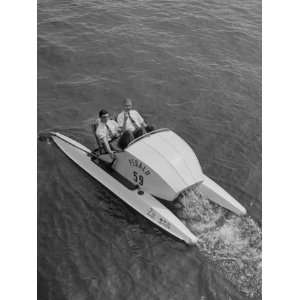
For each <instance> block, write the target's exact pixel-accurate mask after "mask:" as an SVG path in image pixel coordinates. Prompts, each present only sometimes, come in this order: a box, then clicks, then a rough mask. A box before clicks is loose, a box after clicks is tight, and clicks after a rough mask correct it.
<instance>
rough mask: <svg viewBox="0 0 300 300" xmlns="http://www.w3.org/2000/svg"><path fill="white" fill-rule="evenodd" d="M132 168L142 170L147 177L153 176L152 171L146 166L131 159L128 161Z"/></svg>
mask: <svg viewBox="0 0 300 300" xmlns="http://www.w3.org/2000/svg"><path fill="white" fill-rule="evenodd" d="M128 162H129V165H130V167H135V168H137V169H139V170H141V171H142V172H143V173H144V174H145V175H146V176H148V175H150V174H151V171H150V170H149V169H148V168H147V166H146V165H144V164H143V163H142V162H141V161H139V160H137V159H129V160H128Z"/></svg>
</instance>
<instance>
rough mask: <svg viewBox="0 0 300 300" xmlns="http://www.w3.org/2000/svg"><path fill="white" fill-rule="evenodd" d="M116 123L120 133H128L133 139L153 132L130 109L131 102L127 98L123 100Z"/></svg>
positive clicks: (150, 127) (151, 128) (136, 112)
mask: <svg viewBox="0 0 300 300" xmlns="http://www.w3.org/2000/svg"><path fill="white" fill-rule="evenodd" d="M117 121H118V124H119V126H120V128H121V129H122V132H125V131H130V132H132V134H133V136H134V137H135V138H137V137H139V136H141V135H143V134H144V133H146V132H150V131H153V130H154V127H153V126H151V125H147V124H146V122H145V121H144V119H143V117H142V116H141V115H140V114H139V113H138V111H136V110H134V109H132V101H131V99H129V98H125V99H124V110H123V111H122V112H121V113H119V115H118V117H117Z"/></svg>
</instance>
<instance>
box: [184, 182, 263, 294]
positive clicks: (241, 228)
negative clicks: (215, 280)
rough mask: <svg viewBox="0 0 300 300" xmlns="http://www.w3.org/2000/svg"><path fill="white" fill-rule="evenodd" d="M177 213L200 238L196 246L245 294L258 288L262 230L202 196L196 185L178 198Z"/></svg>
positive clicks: (251, 221)
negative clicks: (179, 205)
mask: <svg viewBox="0 0 300 300" xmlns="http://www.w3.org/2000/svg"><path fill="white" fill-rule="evenodd" d="M179 202H180V203H181V204H182V205H183V207H182V209H181V210H180V213H179V214H178V216H179V217H180V218H182V219H184V220H185V221H186V224H187V226H188V227H189V228H190V229H191V231H192V232H193V233H194V234H195V235H197V237H198V238H199V242H198V248H199V249H200V251H201V252H202V253H203V254H204V255H206V256H207V257H208V258H209V259H210V260H212V261H214V262H215V263H216V265H217V266H218V268H220V269H221V270H222V271H223V272H224V274H225V276H226V277H227V278H228V279H229V280H230V281H231V282H232V283H233V284H234V285H236V286H238V288H239V289H240V291H242V292H244V293H246V294H247V295H248V296H255V295H258V294H260V291H261V229H260V228H259V226H258V225H257V224H256V223H255V222H254V221H253V220H252V219H251V218H250V217H248V216H241V217H240V216H236V215H234V214H233V213H231V212H228V211H227V210H225V209H224V208H222V207H220V206H218V205H216V204H214V203H212V202H210V201H209V200H207V199H204V198H203V197H202V195H201V193H200V192H199V189H198V186H194V187H192V189H190V190H188V191H185V192H184V193H183V194H182V195H181V196H180V198H179Z"/></svg>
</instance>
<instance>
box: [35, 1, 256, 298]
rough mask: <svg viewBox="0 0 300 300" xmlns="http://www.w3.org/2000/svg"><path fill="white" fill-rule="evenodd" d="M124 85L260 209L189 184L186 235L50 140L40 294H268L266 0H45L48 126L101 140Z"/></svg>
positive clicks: (42, 184)
mask: <svg viewBox="0 0 300 300" xmlns="http://www.w3.org/2000/svg"><path fill="white" fill-rule="evenodd" d="M124 97H130V98H131V99H133V101H134V106H135V108H136V109H137V110H139V111H140V112H141V113H142V114H143V116H144V117H145V119H146V120H147V121H149V122H150V123H153V124H155V126H156V127H157V128H159V127H167V128H170V129H171V130H174V131H175V132H176V133H177V134H179V135H180V136H181V137H182V138H184V139H185V140H186V141H188V143H189V144H190V145H191V146H192V148H193V149H194V151H195V153H196V155H197V156H198V158H199V160H200V162H201V165H202V167H203V170H204V172H205V173H206V174H207V175H208V176H209V177H211V178H212V179H213V180H215V181H216V182H218V183H219V184H220V185H221V186H222V187H224V188H225V189H226V190H227V191H228V192H229V193H230V194H232V195H233V196H234V197H235V198H236V199H238V201H239V202H240V203H241V204H242V205H243V206H245V207H246V209H247V211H248V214H247V216H245V217H237V216H234V215H233V214H231V213H229V212H226V211H225V210H224V209H222V208H220V207H217V206H215V205H213V204H211V203H210V202H208V201H207V200H206V199H202V198H201V196H200V195H199V194H198V193H197V189H195V190H194V191H191V192H189V193H185V194H184V195H183V196H182V197H181V198H180V199H179V200H178V201H177V203H176V204H174V207H177V209H176V211H177V216H178V217H179V218H180V219H181V220H183V222H185V223H186V224H187V226H188V227H189V228H190V230H191V231H192V232H194V234H196V235H197V236H198V237H199V243H198V245H197V246H195V247H190V246H187V245H185V244H184V243H182V242H180V241H179V240H177V239H175V238H173V237H172V236H170V235H168V234H166V233H165V232H164V231H162V230H160V229H159V228H158V227H156V226H154V225H153V224H152V223H150V222H149V221H147V220H146V219H145V218H144V217H142V216H140V215H139V214H138V213H136V212H135V211H134V210H133V209H131V208H130V207H128V206H127V205H126V204H124V203H123V202H122V201H120V200H119V199H118V198H117V197H115V196H114V195H113V194H112V193H110V192H108V191H107V190H106V189H104V188H103V187H102V186H101V185H100V184H99V183H97V182H96V181H95V180H93V179H92V178H91V177H89V176H88V175H87V174H86V173H85V172H84V171H82V170H81V169H80V168H78V167H77V166H76V165H75V164H74V163H73V162H72V161H70V160H69V159H68V158H67V157H66V156H65V155H64V154H63V153H62V152H61V151H60V150H59V149H58V148H57V147H56V146H55V145H54V144H47V143H41V142H39V143H38V299H40V300H41V299H55V300H57V299H76V300H77V299H141V300H142V299H198V300H199V299H200V300H210V299H212V300H214V299H215V300H220V299H221V300H223V299H228V300H234V299H261V3H260V1H258V0H254V1H248V2H245V1H237V0H228V1H221V0H217V1H216V0H213V1H204V0H201V1H190V0H182V1H177V0H172V1H155V0H152V1H150V0H148V1H147V0H140V1H137V0H135V1H133V0H127V1H126V0H124V1H117V0H115V1H101V0H94V1H92V0H85V1H82V0H77V1H76V0H68V1H66V0H64V1H63V0H60V1H57V0H39V1H38V130H39V132H46V131H49V130H57V131H59V132H61V133H63V134H65V135H68V136H69V137H71V138H74V139H76V140H77V141H79V142H80V143H82V144H84V145H86V146H87V147H89V148H94V147H95V146H96V144H95V141H94V138H93V135H92V133H91V131H90V129H89V123H90V121H91V120H92V119H93V118H95V117H96V116H97V113H98V111H99V110H100V109H101V108H106V109H108V110H109V111H111V112H112V113H113V112H115V113H117V112H119V111H120V110H121V109H122V99H123V98H124Z"/></svg>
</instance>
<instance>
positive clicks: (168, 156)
mask: <svg viewBox="0 0 300 300" xmlns="http://www.w3.org/2000/svg"><path fill="white" fill-rule="evenodd" d="M120 158H121V159H119V160H118V162H117V164H116V165H115V169H116V171H117V172H119V173H120V174H122V175H123V176H125V177H126V178H128V179H129V180H130V181H132V182H133V183H137V184H139V185H140V186H141V188H143V189H144V190H146V191H147V192H149V193H150V194H152V195H154V196H156V197H159V198H162V199H165V200H169V201H172V200H174V199H175V198H176V197H177V196H178V194H179V193H180V192H182V191H183V190H185V189H186V188H188V187H189V186H191V185H194V184H195V183H198V182H201V181H202V180H203V173H202V170H201V166H200V163H199V161H198V159H197V157H196V155H195V153H194V152H193V150H192V149H191V147H190V146H189V145H188V144H187V143H186V142H185V141H184V140H183V139H182V138H180V137H179V136H178V135H177V134H175V133H174V132H173V131H171V130H168V129H160V130H157V131H154V132H152V133H150V134H146V135H145V136H143V137H141V138H139V139H137V140H135V141H134V142H133V143H131V144H130V145H129V146H128V147H127V148H126V149H125V151H124V153H123V155H122V156H120Z"/></svg>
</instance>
